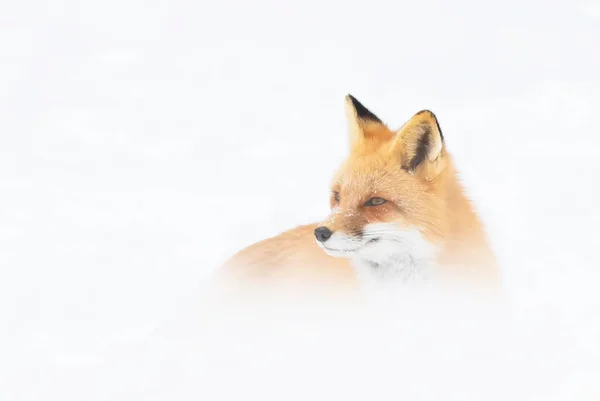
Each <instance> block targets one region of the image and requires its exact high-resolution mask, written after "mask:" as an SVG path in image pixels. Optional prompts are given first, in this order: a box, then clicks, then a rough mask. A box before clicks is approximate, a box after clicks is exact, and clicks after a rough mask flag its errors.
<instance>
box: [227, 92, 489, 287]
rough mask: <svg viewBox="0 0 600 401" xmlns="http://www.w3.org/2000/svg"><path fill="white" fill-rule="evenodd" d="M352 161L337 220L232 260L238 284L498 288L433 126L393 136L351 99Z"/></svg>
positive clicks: (413, 126) (416, 123)
mask: <svg viewBox="0 0 600 401" xmlns="http://www.w3.org/2000/svg"><path fill="white" fill-rule="evenodd" d="M345 100H346V114H347V119H348V125H349V142H350V153H349V155H348V157H347V159H346V160H345V161H344V162H343V163H342V165H341V166H340V167H339V169H338V171H337V172H335V174H334V176H333V180H332V183H331V193H330V199H329V202H330V206H331V214H330V215H329V216H328V217H327V218H326V219H325V220H324V221H322V222H319V223H315V224H310V225H305V226H300V227H297V228H294V229H292V230H289V231H286V232H284V233H281V234H280V235H277V236H275V237H273V238H269V239H266V240H263V241H261V242H258V243H255V244H253V245H251V246H249V247H247V248H246V249H243V250H242V251H240V252H238V253H237V254H236V255H234V256H233V257H232V258H231V259H230V260H229V261H228V262H227V263H226V264H225V268H224V269H225V270H224V271H225V272H226V273H228V274H233V275H234V276H236V277H246V278H249V277H253V278H255V279H259V280H263V279H265V278H271V279H272V278H286V279H291V280H298V279H299V280H306V279H308V280H309V281H310V282H313V283H314V282H321V283H334V284H336V285H350V286H353V287H354V286H358V285H362V284H363V283H366V282H382V283H383V282H390V281H398V280H401V281H406V280H407V279H410V278H427V277H433V278H449V279H467V280H481V279H483V280H484V281H487V282H490V283H494V284H495V283H496V282H497V280H498V275H497V269H496V263H495V258H494V255H493V253H492V251H491V250H490V248H489V245H488V241H487V239H486V235H485V232H484V229H483V226H482V223H481V222H480V220H479V218H478V216H477V214H476V212H475V211H474V209H473V207H472V205H471V203H470V201H469V200H468V199H467V197H466V196H465V194H464V190H463V188H462V187H461V185H460V181H459V178H458V175H457V171H456V169H455V167H454V164H453V161H452V158H451V156H450V154H449V153H448V151H447V149H446V144H445V139H444V136H443V134H442V131H441V129H440V125H439V123H438V120H437V118H436V116H435V115H434V114H433V113H432V112H431V111H428V110H423V111H420V112H418V113H416V114H415V115H414V116H413V117H412V118H410V120H409V121H407V122H406V123H405V124H404V125H403V126H402V127H401V128H400V129H398V130H391V129H390V128H388V126H387V125H386V124H384V123H383V122H382V121H381V120H380V119H379V118H378V117H377V116H375V115H374V114H373V113H372V112H371V111H369V110H368V109H367V108H366V107H364V106H363V105H362V104H361V103H360V102H359V101H358V100H356V99H355V98H354V97H353V96H351V95H348V96H346V99H345Z"/></svg>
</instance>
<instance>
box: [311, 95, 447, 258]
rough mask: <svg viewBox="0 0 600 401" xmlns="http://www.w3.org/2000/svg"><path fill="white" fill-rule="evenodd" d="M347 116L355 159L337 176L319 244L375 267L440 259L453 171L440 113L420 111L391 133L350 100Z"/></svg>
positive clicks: (329, 251) (317, 234)
mask: <svg viewBox="0 0 600 401" xmlns="http://www.w3.org/2000/svg"><path fill="white" fill-rule="evenodd" d="M346 112H347V119H348V124H349V133H350V154H349V156H348V158H347V159H346V160H345V161H344V162H343V163H342V165H341V166H340V168H339V169H338V171H337V172H336V174H335V175H334V178H333V181H332V184H331V195H330V205H331V214H330V216H329V217H328V218H327V219H326V220H325V221H323V222H322V223H321V224H320V226H319V227H317V228H316V229H315V231H314V235H315V238H316V242H317V244H318V245H319V246H320V247H321V248H322V249H323V250H324V251H325V252H326V253H327V254H329V255H331V256H335V257H344V258H348V259H352V260H353V261H357V262H362V263H363V264H367V265H369V266H371V267H382V268H383V267H386V266H387V267H393V268H395V269H404V268H411V267H414V266H415V265H418V264H420V263H425V262H427V261H430V260H432V259H435V257H436V253H437V250H438V249H439V247H440V246H441V243H442V241H443V238H444V236H445V235H446V233H447V231H448V229H449V225H450V223H449V221H448V218H447V210H448V204H447V202H448V198H449V197H451V196H449V194H448V192H449V185H448V182H449V181H452V180H451V178H452V177H451V176H452V175H453V174H454V173H453V169H452V168H451V163H450V158H449V155H448V154H447V152H446V147H445V144H444V137H443V135H442V132H441V130H440V126H439V124H438V121H437V118H436V116H435V115H434V114H433V113H432V112H431V111H429V110H423V111H420V112H418V113H416V114H415V115H414V116H413V117H412V118H410V120H408V121H407V122H406V123H405V124H404V125H403V126H402V127H401V128H400V129H398V130H396V131H393V130H391V129H389V128H388V127H387V126H386V125H385V124H384V123H383V122H382V121H381V120H380V119H379V118H378V117H377V116H375V114H373V113H372V112H370V111H369V110H368V109H367V108H366V107H365V106H363V105H362V104H361V103H360V102H359V101H358V100H356V99H355V98H354V97H353V96H351V95H348V96H346ZM449 179H450V180H449ZM388 270H389V269H388Z"/></svg>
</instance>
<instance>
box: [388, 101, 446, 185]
mask: <svg viewBox="0 0 600 401" xmlns="http://www.w3.org/2000/svg"><path fill="white" fill-rule="evenodd" d="M393 148H394V151H395V152H398V154H399V156H400V159H401V163H402V168H403V169H405V170H406V171H409V172H411V173H415V172H417V170H419V171H426V178H427V179H428V180H430V179H432V178H434V176H435V175H437V173H438V172H439V169H440V167H441V166H440V163H438V162H439V161H440V159H441V156H442V155H443V151H444V136H443V135H442V130H441V129H440V125H439V123H438V120H437V118H436V116H435V114H433V113H432V112H431V111H429V110H421V111H420V112H418V113H417V114H415V115H414V116H412V118H411V119H410V120H408V121H407V122H406V123H405V124H404V125H403V126H402V128H400V130H398V132H397V134H396V139H395V141H394V143H393Z"/></svg>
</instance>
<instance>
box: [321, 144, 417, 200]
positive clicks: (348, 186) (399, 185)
mask: <svg viewBox="0 0 600 401" xmlns="http://www.w3.org/2000/svg"><path fill="white" fill-rule="evenodd" d="M415 181H416V180H415V179H414V177H413V176H411V175H410V174H409V173H407V172H406V171H404V170H403V169H402V168H401V166H400V165H399V164H398V163H396V162H394V161H390V160H388V159H386V158H384V157H381V156H380V155H378V154H373V155H361V156H360V157H352V156H351V157H349V158H348V159H347V160H346V161H345V162H344V163H343V164H342V165H341V166H340V168H339V169H338V171H337V173H336V174H335V176H334V179H333V182H332V189H333V190H334V191H337V192H340V193H341V194H346V195H348V194H353V195H356V196H368V195H378V194H379V195H384V194H385V195H399V194H400V193H405V194H408V193H410V192H411V191H410V189H411V188H414V187H415V185H418V182H415Z"/></svg>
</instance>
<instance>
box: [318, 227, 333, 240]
mask: <svg viewBox="0 0 600 401" xmlns="http://www.w3.org/2000/svg"><path fill="white" fill-rule="evenodd" d="M331 234H333V233H332V232H331V230H330V229H328V228H327V227H317V228H315V237H317V241H320V242H325V241H327V240H328V239H329V237H331Z"/></svg>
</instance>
